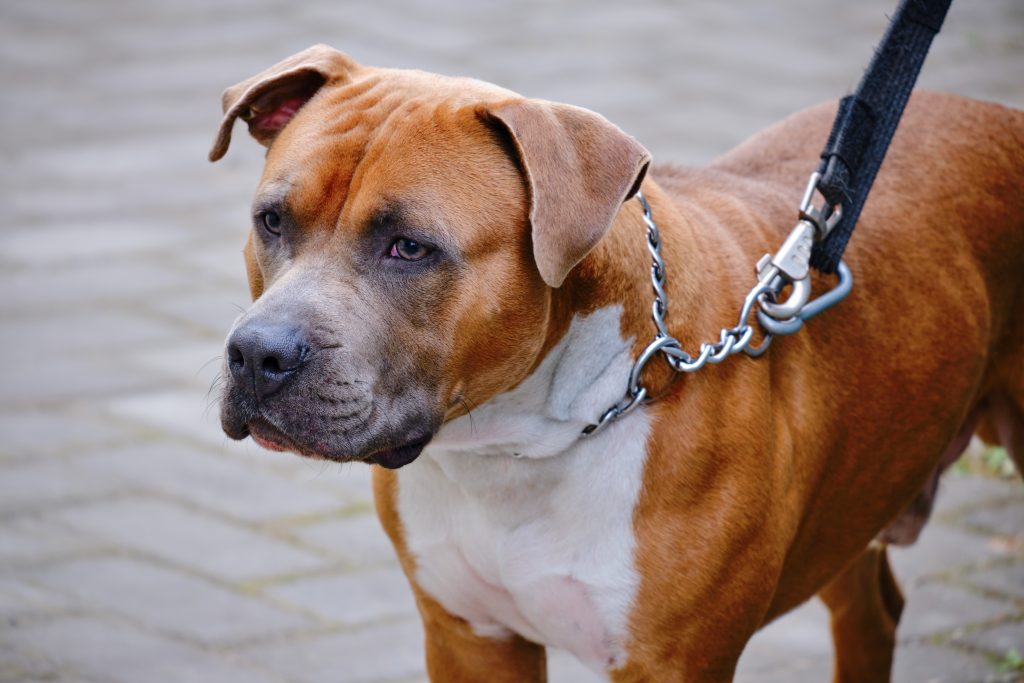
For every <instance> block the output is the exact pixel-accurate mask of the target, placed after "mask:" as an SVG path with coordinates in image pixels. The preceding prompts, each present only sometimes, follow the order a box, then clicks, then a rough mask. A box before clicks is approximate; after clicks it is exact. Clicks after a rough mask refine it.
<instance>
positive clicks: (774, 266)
mask: <svg viewBox="0 0 1024 683" xmlns="http://www.w3.org/2000/svg"><path fill="white" fill-rule="evenodd" d="M818 179H819V176H818V174H817V173H815V174H813V175H812V176H811V178H810V181H809V182H808V189H807V191H805V192H804V197H803V200H802V201H801V203H800V216H801V219H800V221H799V222H798V223H797V225H796V227H795V228H794V229H793V231H792V232H791V233H790V235H789V237H788V238H787V239H786V241H785V242H784V243H783V246H782V247H781V248H780V249H779V251H778V252H776V254H775V255H774V256H770V255H768V254H766V255H765V257H764V258H762V259H761V260H760V261H759V262H758V264H757V274H758V281H757V284H755V285H754V286H753V287H752V288H751V290H750V291H749V292H748V293H747V296H746V297H745V298H744V299H743V306H742V307H741V308H740V314H739V318H738V319H737V321H736V325H734V326H733V327H727V328H723V329H722V330H721V332H720V333H719V337H718V341H716V342H705V343H702V344H701V345H700V351H699V352H698V353H697V355H696V356H691V355H690V354H689V353H687V352H686V351H684V350H683V348H682V345H681V344H680V343H679V340H678V339H676V338H675V337H673V336H672V335H671V334H669V332H668V327H667V325H666V323H665V319H666V318H667V317H668V294H667V293H666V291H665V278H666V273H665V260H664V259H663V258H662V256H661V234H660V233H659V231H658V226H657V225H656V224H655V222H654V218H653V216H652V212H651V205H650V203H649V202H648V201H647V198H646V197H645V196H644V195H643V193H642V192H637V194H636V198H637V200H638V201H639V202H640V205H641V206H642V207H643V220H644V225H646V226H647V250H648V251H649V252H650V254H651V288H652V289H653V290H654V302H653V304H652V306H651V317H652V318H653V319H654V326H655V328H656V330H657V332H656V334H655V336H654V340H653V341H652V342H651V343H650V344H648V345H647V348H645V349H644V350H643V352H642V353H641V354H640V356H639V357H638V358H637V359H636V361H635V362H634V364H633V369H632V370H631V371H630V373H629V383H628V385H627V389H626V394H625V396H623V397H622V399H621V400H620V401H619V402H618V403H616V404H614V405H613V406H611V407H610V408H608V409H607V410H606V411H605V412H604V414H602V415H601V417H600V419H598V421H597V422H596V423H595V424H592V425H588V426H587V427H586V428H584V429H583V432H582V434H581V436H589V435H591V434H595V433H596V432H598V431H600V430H601V429H603V428H604V427H605V426H606V425H608V424H609V423H610V422H612V421H614V420H616V419H617V418H619V417H622V416H623V415H626V414H627V413H629V412H630V411H632V410H633V409H635V408H636V407H637V406H639V405H640V404H641V403H643V402H644V401H646V400H648V399H649V398H650V397H649V396H648V394H647V389H646V388H645V387H644V386H643V385H642V384H641V383H640V375H641V374H642V373H643V370H644V368H645V367H646V366H647V363H648V362H649V361H650V360H651V359H652V358H654V356H655V355H657V354H659V353H660V354H661V355H663V356H664V357H665V360H666V361H667V362H668V364H669V366H670V367H671V368H672V369H673V370H674V371H675V372H680V373H683V372H696V371H698V370H700V369H701V368H703V367H704V366H705V365H707V364H708V363H721V362H722V361H724V360H725V359H726V358H728V357H729V356H732V355H735V354H737V353H741V352H742V353H746V354H747V355H748V356H751V357H753V358H757V357H759V356H761V355H762V354H764V352H765V351H767V350H768V347H769V346H770V345H771V343H772V338H773V334H772V333H771V332H770V331H768V330H767V329H763V338H762V340H761V342H760V343H759V344H757V345H756V346H751V341H752V340H753V337H754V332H755V330H754V327H753V326H752V325H750V324H749V323H748V322H747V321H748V320H749V319H750V316H751V313H752V312H753V311H754V307H755V305H758V306H759V310H758V311H757V314H758V315H757V317H758V319H759V320H761V321H762V325H761V327H762V328H767V327H769V326H771V327H772V328H773V329H775V330H776V331H777V333H778V334H792V333H793V332H795V331H797V330H798V329H800V327H801V326H802V323H803V321H804V320H806V319H807V318H809V317H810V315H808V316H801V312H802V311H803V309H804V308H805V307H806V305H807V303H808V298H809V294H810V276H809V266H808V260H809V258H810V247H811V245H812V244H813V240H814V239H815V236H816V235H817V236H818V238H819V239H820V238H821V237H823V236H824V234H827V231H828V230H831V228H832V227H833V226H834V225H835V223H836V221H837V220H838V217H839V216H840V215H841V212H840V207H838V206H834V207H826V208H823V209H816V208H815V207H814V206H813V205H812V203H811V202H812V199H813V195H814V190H815V188H816V187H817V182H818ZM824 217H828V220H826V218H824ZM851 284H852V280H851V279H850V277H849V270H848V269H847V268H846V267H845V264H842V265H841V281H840V284H839V286H837V287H836V288H835V290H833V292H830V293H829V294H826V295H824V296H822V297H820V298H819V299H817V300H815V301H814V302H811V303H814V304H816V307H815V309H814V311H813V313H812V314H811V315H816V314H817V313H819V312H821V311H822V310H824V309H825V308H827V307H829V306H832V305H834V304H835V303H837V302H838V301H839V300H841V299H842V298H843V297H845V296H846V294H847V293H849V289H850V286H851ZM787 285H792V289H793V291H792V293H791V294H790V297H789V299H788V300H787V301H786V302H784V303H781V304H779V303H776V302H775V299H776V297H778V295H779V293H780V292H781V291H782V290H783V288H784V287H786V286H787ZM779 313H782V315H781V316H780V315H779ZM773 321H775V322H776V324H775V325H772V324H771V323H772V322H773ZM764 322H768V323H769V325H765V324H764ZM783 330H785V331H783Z"/></svg>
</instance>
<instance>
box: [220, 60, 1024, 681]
mask: <svg viewBox="0 0 1024 683" xmlns="http://www.w3.org/2000/svg"><path fill="white" fill-rule="evenodd" d="M223 108H224V118H223V121H222V123H221V125H220V130H219V132H218V133H217V137H216V140H215V142H214V145H213V149H212V151H211V153H210V159H211V160H216V159H219V158H220V157H222V156H223V155H224V153H225V152H226V151H227V148H228V145H229V142H230V137H231V132H232V127H233V124H234V122H235V120H236V119H238V118H241V119H243V120H244V121H246V123H247V124H248V128H249V132H250V133H251V135H252V136H253V137H254V138H255V139H256V140H257V141H259V142H260V143H262V144H263V145H265V146H266V147H267V155H266V165H265V168H264V171H263V176H262V179H261V180H260V183H259V187H258V189H257V192H256V195H255V199H254V202H253V208H252V222H253V225H252V230H251V232H250V234H249V238H248V242H247V244H246V247H245V262H246V267H247V271H248V278H249V285H250V288H251V293H252V297H253V299H254V300H255V303H254V304H253V306H252V307H251V308H250V309H249V310H248V311H247V312H245V313H244V314H243V315H241V316H240V317H239V319H238V320H237V321H236V322H235V324H234V326H233V328H232V330H231V331H230V334H229V336H228V338H227V343H226V352H225V367H224V373H225V375H226V377H227V382H226V384H225V389H224V393H223V397H222V414H221V417H222V425H223V428H224V431H225V432H226V433H227V435H228V436H230V437H232V438H234V439H243V438H245V437H247V436H251V437H252V438H253V439H254V440H255V441H256V442H257V443H259V444H260V445H262V446H264V447H266V448H269V449H273V450H287V451H294V452H295V453H298V454H301V455H304V456H309V457H312V458H322V459H327V460H331V461H338V462H350V461H360V462H366V463H370V464H374V465H377V467H374V468H373V469H374V471H373V482H374V483H373V487H374V496H375V501H376V507H377V512H378V514H379V517H380V519H381V522H382V523H383V526H384V529H385V530H386V532H387V534H388V536H389V537H390V539H391V540H392V542H393V543H394V546H395V548H396V550H397V553H398V556H399V558H400V561H401V565H402V567H403V569H404V571H405V573H406V575H407V576H408V579H409V581H410V583H411V585H412V589H413V591H414V593H415V596H416V601H417V605H418V608H419V611H420V613H421V616H422V619H423V623H424V626H425V630H426V657H427V662H426V664H427V669H428V673H429V675H430V678H431V680H433V681H446V682H450V681H456V682H460V681H489V682H494V681H509V682H512V681H515V682H517V683H521V682H525V681H543V680H546V672H545V647H546V646H554V647H560V648H564V649H566V650H568V651H570V652H571V653H573V654H574V655H575V656H576V657H578V658H579V659H580V660H581V661H582V662H584V663H585V664H587V665H588V666H590V667H591V668H593V669H595V670H596V671H600V672H604V673H605V674H606V675H607V676H608V677H609V678H610V679H611V680H614V681H619V682H627V681H662V682H664V681H687V682H688V683H695V682H712V681H715V682H719V681H728V680H731V678H732V676H733V673H734V670H735V666H736V662H737V660H738V658H739V656H740V653H741V652H742V650H743V648H744V645H745V644H746V642H747V640H748V639H749V638H750V637H751V635H752V634H753V633H754V632H755V631H757V630H758V629H759V628H760V627H762V626H763V625H765V624H767V623H768V622H770V621H772V620H773V619H775V618H776V617H778V616H780V615H781V614H783V613H785V612H787V611H788V610H790V609H792V608H794V607H796V606H797V605H799V604H800V603H802V602H804V601H805V600H807V599H809V598H810V597H812V596H813V595H815V594H818V595H820V596H821V598H822V599H823V600H824V602H825V603H826V605H827V606H828V607H829V608H830V610H831V614H832V635H833V639H834V642H835V648H836V665H835V680H837V681H857V682H859V683H863V682H864V681H885V680H888V679H889V672H890V668H891V663H892V655H893V648H894V635H895V629H896V624H897V622H898V619H899V615H900V611H901V609H902V606H903V599H902V596H901V594H900V590H899V586H898V584H897V583H896V580H895V579H894V577H893V575H892V573H891V571H890V568H889V564H888V561H887V559H886V555H885V541H897V542H899V541H909V540H912V539H913V538H914V537H915V536H916V534H917V532H918V531H919V530H920V526H921V524H923V522H924V520H925V519H927V514H928V511H929V510H930V506H931V499H932V497H933V496H934V485H935V482H936V481H937V477H938V474H939V472H940V470H941V468H942V466H943V465H944V464H948V463H949V462H951V461H952V460H953V459H955V458H956V456H958V455H959V454H960V452H961V451H962V450H963V449H964V447H965V446H966V444H967V441H968V440H969V438H970V437H971V435H972V434H973V433H974V432H975V428H976V425H977V424H978V423H979V420H981V421H983V422H984V424H985V425H988V426H989V427H990V429H987V431H988V432H990V433H992V434H996V433H998V436H999V438H1000V439H1001V440H1002V442H1003V443H1005V444H1006V445H1007V447H1008V448H1009V449H1010V451H1011V453H1012V454H1013V457H1014V458H1015V460H1016V462H1017V464H1018V465H1021V464H1024V463H1022V460H1024V277H1022V276H1021V268H1022V266H1024V192H1021V188H1022V187H1024V114H1022V112H1019V111H1015V110H1012V109H1008V108H1005V107H1002V106H998V105H995V104H985V103H981V102H976V101H972V100H968V99H965V98H961V97H954V96H951V95H942V94H931V93H917V94H915V95H914V96H913V98H912V99H911V101H910V103H909V106H908V107H907V110H906V113H905V115H904V118H903V121H902V123H901V125H900V129H899V131H898V133H897V134H896V136H895V139H894V142H893V143H892V146H891V148H890V150H889V153H888V158H887V160H886V162H885V164H884V166H883V168H882V171H881V173H880V175H879V177H878V180H877V182H876V183H875V188H874V190H873V192H872V194H871V197H870V200H869V202H868V204H867V206H866V208H865V210H864V213H863V215H862V217H861V220H860V224H859V227H858V230H857V231H856V234H855V235H854V238H853V240H852V241H851V244H850V248H849V250H848V252H847V261H848V263H849V266H850V268H851V269H852V271H853V272H854V273H855V277H856V282H857V285H856V288H855V290H854V293H853V295H852V296H850V297H849V298H848V299H847V300H846V301H844V302H843V303H842V304H841V305H840V306H839V307H838V308H836V309H833V310H832V311H830V312H828V313H827V314H825V315H822V316H820V317H819V318H817V319H815V320H814V321H813V322H811V323H809V324H808V325H807V326H806V327H805V328H804V329H803V330H802V331H801V332H800V333H799V334H796V335H794V336H791V337H786V338H783V339H779V340H776V343H775V344H774V345H773V346H772V347H771V349H770V350H769V351H768V353H767V354H766V355H765V356H764V357H762V358H759V359H752V358H747V357H743V356H740V357H736V358H732V359H729V360H728V361H727V362H725V363H723V364H721V365H718V366H715V367H713V368H712V367H709V368H706V369H704V370H703V371H701V372H699V373H695V374H690V375H687V376H685V377H683V378H677V377H676V376H675V374H674V373H673V372H671V370H670V369H669V368H668V366H667V364H662V363H660V362H658V363H653V362H652V363H650V364H648V366H647V369H646V370H645V371H644V375H643V378H642V381H643V385H644V386H645V387H646V388H647V389H648V391H649V395H650V396H651V397H653V400H649V401H647V402H645V403H644V404H643V405H641V406H640V407H639V408H637V409H636V410H634V411H632V412H630V413H629V414H628V415H625V416H623V417H621V418H619V419H618V420H616V421H614V422H612V423H611V424H610V425H609V426H607V427H606V428H605V429H603V430H602V431H601V432H599V433H597V434H594V435H592V436H587V437H582V436H581V430H583V429H584V428H585V427H586V426H587V425H589V424H592V423H594V422H595V421H596V420H597V419H598V418H599V417H600V416H601V414H602V413H603V412H604V411H605V410H606V409H607V408H608V407H609V406H611V405H613V404H615V403H616V402H618V401H620V400H621V399H622V397H623V395H624V392H625V390H626V386H627V379H628V377H629V374H630V370H631V368H632V365H633V362H634V360H635V359H636V358H637V356H638V355H639V354H640V353H641V352H642V351H643V349H644V348H645V347H646V346H647V344H648V343H649V342H650V340H651V339H652V337H653V334H654V326H653V324H652V321H651V305H652V293H651V283H650V269H651V260H650V255H649V253H648V251H647V248H646V240H645V237H644V235H645V233H644V230H645V228H644V223H643V207H642V206H641V204H640V202H638V201H636V200H634V199H633V197H634V196H635V195H636V193H637V192H638V191H639V190H641V189H642V191H643V194H644V195H645V197H646V198H647V200H648V201H649V203H650V206H651V210H652V216H653V218H654V220H655V221H656V222H657V224H658V226H659V228H660V231H661V235H662V247H661V248H662V253H663V255H664V258H665V262H666V268H667V270H668V284H667V291H668V296H669V301H670V311H669V315H668V327H669V332H670V333H671V334H672V335H674V336H675V337H677V338H678V339H679V340H680V341H681V342H682V344H683V346H684V348H686V349H696V348H697V347H698V346H699V344H700V342H701V341H707V340H709V339H716V338H717V335H718V331H719V329H721V328H722V327H724V326H728V325H731V324H733V323H734V321H735V317H736V313H737V310H738V306H739V304H740V303H741V302H742V301H743V297H744V296H745V294H746V293H747V291H748V290H749V288H750V286H751V285H752V284H753V278H754V274H753V272H752V266H753V264H755V263H756V262H757V260H758V257H759V256H760V255H761V254H762V253H763V252H765V251H766V250H768V249H771V248H773V247H775V246H777V245H778V244H779V243H780V242H781V240H782V238H783V237H784V236H785V229H786V228H788V227H790V226H791V225H792V221H793V219H794V208H793V207H795V206H796V205H797V203H798V201H799V198H800V195H801V191H802V189H803V187H804V180H805V178H806V174H807V173H808V172H809V171H810V170H811V169H813V167H814V165H815V163H816V159H817V153H818V149H819V147H820V145H821V144H822V142H823V141H824V140H825V139H826V137H827V134H828V131H829V125H830V122H831V120H832V118H833V117H834V114H835V110H836V103H834V102H833V103H829V104H824V105H821V106H818V107H815V108H812V109H810V110H807V111H804V112H801V113H798V114H795V115H794V116H792V117H790V118H788V119H786V120H785V121H783V122H781V123H779V124H777V125H775V126H773V127H771V128H769V129H768V130H766V131H764V132H762V133H760V134H758V135H756V136H754V137H753V138H752V139H750V140H748V141H746V142H744V143H743V144H741V145H740V146H739V147H738V148H736V149H735V150H733V151H732V152H730V153H728V154H726V155H725V156H724V157H722V158H721V159H719V160H718V161H716V162H715V163H713V164H712V165H711V166H710V167H708V168H704V169H683V168H677V167H671V166H653V167H651V166H650V161H651V157H650V154H649V153H648V152H647V150H646V149H644V147H643V146H641V145H640V144H639V143H638V142H637V141H636V140H635V139H633V138H632V137H630V136H628V135H627V134H625V133H624V132H622V131H621V130H620V129H618V128H617V127H615V126H614V125H612V124H611V123H609V122H608V121H607V120H606V119H604V118H602V117H601V116H599V115H598V114H595V113H593V112H590V111H587V110H584V109H580V108H576V107H572V106H569V105H564V104H558V103H553V102H547V101H540V100H534V99H528V98H525V97H522V96H520V95H518V94H516V93H513V92H511V91H508V90H505V89H502V88H499V87H497V86H493V85H490V84H487V83H483V82H480V81H476V80H470V79H464V78H450V77H445V76H439V75H433V74H429V73H424V72H419V71H406V70H393V69H379V68H371V67H366V66H362V65H359V64H357V63H356V62H355V61H353V60H352V59H350V58H349V57H347V56H345V55H344V54H342V53H340V52H338V51H336V50H334V49H332V48H330V47H327V46H323V45H319V46H314V47H312V48H309V49H307V50H305V51H303V52H301V53H299V54H296V55H294V56H292V57H290V58H288V59H286V60H285V61H283V62H281V63H279V64H277V65H275V66H273V67H271V68H270V69H268V70H267V71H264V72H263V73H261V74H259V75H257V76H254V77H252V78H250V79H248V80H246V81H244V82H242V83H240V84H238V85H235V86H233V87H231V88H228V90H227V91H226V92H225V94H224V97H223ZM828 286H829V281H828V280H827V279H826V278H824V277H821V276H816V279H815V282H814V287H815V288H816V289H818V288H826V287H828ZM901 513H903V514H902V515H901Z"/></svg>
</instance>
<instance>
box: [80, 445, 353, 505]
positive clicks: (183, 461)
mask: <svg viewBox="0 0 1024 683" xmlns="http://www.w3.org/2000/svg"><path fill="white" fill-rule="evenodd" d="M73 466H74V467H75V468H76V469H80V470H83V471H87V472H89V473H90V474H92V475H95V476H99V477H101V478H104V479H110V480H113V481H118V482H126V483H130V484H131V485H132V486H134V487H142V488H145V489H148V490H152V491H160V492H163V493H166V494H168V495H170V496H173V497H175V498H178V499H180V500H186V501H189V502H191V503H195V504H196V505H199V506H201V507H205V508H210V509H212V510H216V511H219V512H223V513H224V514H226V515H228V516H230V517H235V518H238V519H242V520H246V521H253V522H265V521H269V520H273V519H276V518H282V517H299V516H310V515H313V516H315V515H321V514H324V513H328V512H332V511H335V510H338V509H340V508H342V507H344V506H345V505H347V504H348V501H346V500H345V498H344V497H342V496H335V495H331V494H330V493H328V492H327V491H326V490H325V489H323V488H320V487H315V486H310V485H308V484H303V483H302V482H298V481H294V480H292V479H288V478H284V477H281V476H280V475H278V474H276V473H273V472H270V471H268V470H266V469H263V468H260V467H259V466H258V464H257V463H255V462H253V463H250V464H247V463H245V462H244V461H242V460H240V459H235V458H229V457H223V456H220V457H218V456H216V455H211V454H208V453H204V452H201V451H199V450H196V449H195V448H190V447H188V446H183V445H181V444H177V443H167V442H154V443H148V444H142V445H139V446H131V447H126V448H120V449H116V450H112V451H108V452H104V453H101V454H97V455H91V456H85V457H82V458H79V459H77V460H76V461H75V462H74V463H73Z"/></svg>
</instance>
